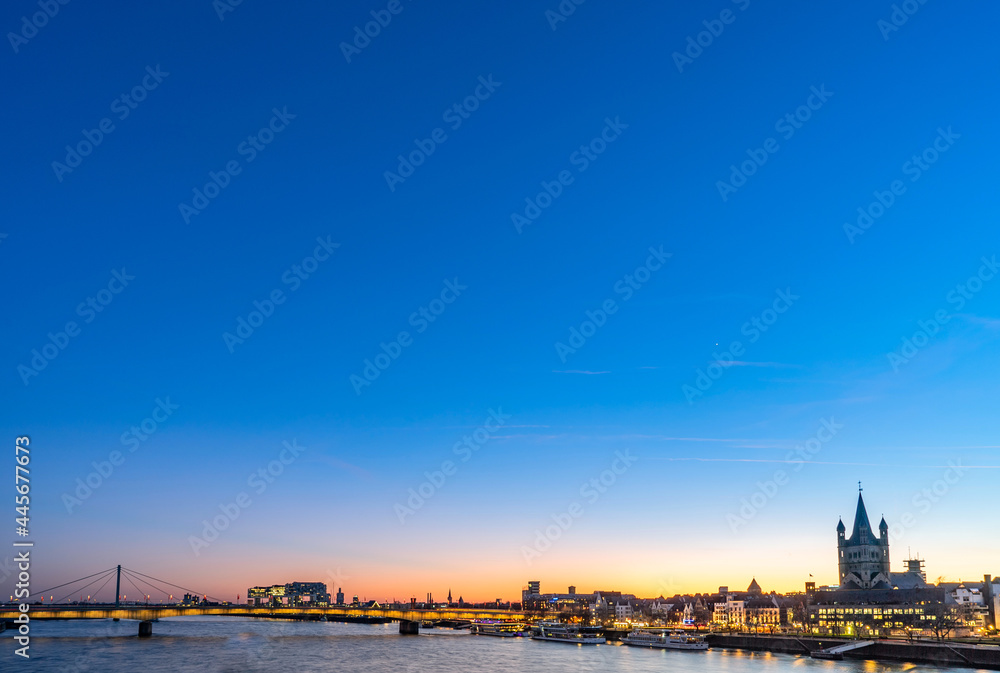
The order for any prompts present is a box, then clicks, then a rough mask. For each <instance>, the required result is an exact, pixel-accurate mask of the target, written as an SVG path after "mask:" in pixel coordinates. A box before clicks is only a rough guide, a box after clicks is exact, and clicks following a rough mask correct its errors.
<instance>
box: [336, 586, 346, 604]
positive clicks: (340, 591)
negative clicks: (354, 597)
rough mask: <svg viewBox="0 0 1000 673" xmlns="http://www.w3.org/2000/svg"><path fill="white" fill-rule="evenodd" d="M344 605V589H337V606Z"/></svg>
mask: <svg viewBox="0 0 1000 673" xmlns="http://www.w3.org/2000/svg"><path fill="white" fill-rule="evenodd" d="M343 604H344V587H340V588H339V589H337V605H343Z"/></svg>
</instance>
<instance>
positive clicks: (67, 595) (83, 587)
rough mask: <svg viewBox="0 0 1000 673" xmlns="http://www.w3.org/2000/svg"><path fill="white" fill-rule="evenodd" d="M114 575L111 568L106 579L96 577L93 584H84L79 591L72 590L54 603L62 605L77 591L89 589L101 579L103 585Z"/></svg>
mask: <svg viewBox="0 0 1000 673" xmlns="http://www.w3.org/2000/svg"><path fill="white" fill-rule="evenodd" d="M114 574H115V571H114V569H113V568H112V569H111V571H110V572H108V573H107V579H104V576H103V575H102V576H101V577H98V578H97V579H96V580H94V581H93V582H87V583H86V584H84V585H83V586H82V587H80V588H79V589H73V591H71V592H69V593H68V594H66V595H65V596H63V597H62V598H60V599H59V600H57V601H54V603H62V602H63V601H64V600H66V599H67V598H69V597H70V596H72V595H73V594H75V593H76V592H77V591H83V590H84V589H86V588H87V587H89V586H90V585H92V584H97V583H98V582H100V581H101V580H102V579H104V581H105V583H107V581H108V580H110V579H111V578H112V577H114ZM101 586H102V587H103V586H104V585H103V584H102V585H101ZM95 595H96V594H95ZM43 598H44V596H43Z"/></svg>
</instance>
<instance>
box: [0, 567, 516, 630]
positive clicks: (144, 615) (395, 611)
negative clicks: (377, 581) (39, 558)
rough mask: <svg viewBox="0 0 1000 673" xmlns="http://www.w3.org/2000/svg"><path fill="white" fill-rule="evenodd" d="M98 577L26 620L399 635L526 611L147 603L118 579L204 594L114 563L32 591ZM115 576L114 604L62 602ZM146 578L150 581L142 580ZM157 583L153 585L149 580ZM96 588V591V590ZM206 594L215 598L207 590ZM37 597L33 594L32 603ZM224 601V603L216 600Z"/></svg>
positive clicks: (7, 616) (1, 617)
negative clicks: (371, 624) (370, 627)
mask: <svg viewBox="0 0 1000 673" xmlns="http://www.w3.org/2000/svg"><path fill="white" fill-rule="evenodd" d="M93 577H97V579H96V580H93V581H92V582H90V583H88V584H87V585H84V586H83V587H79V588H76V589H74V590H73V591H72V592H70V594H68V595H67V596H65V597H63V598H62V599H60V600H59V601H55V602H52V603H47V604H46V603H41V604H39V603H36V602H32V604H31V609H30V611H29V612H28V615H29V618H30V619H32V620H35V619H46V620H49V619H52V620H55V619H130V620H137V621H139V622H140V626H139V635H150V634H151V633H152V622H153V620H156V619H162V618H165V617H190V616H200V615H213V616H221V617H257V618H277V619H282V618H284V619H303V618H304V619H309V618H314V619H320V618H322V617H324V616H326V617H347V618H368V619H372V618H376V619H383V620H386V621H392V622H399V623H400V628H399V632H400V633H407V634H409V633H416V632H417V628H418V625H419V624H420V623H422V622H428V621H443V620H456V621H472V620H490V621H522V620H523V619H524V613H523V612H518V611H511V610H492V609H482V608H451V607H448V608H416V607H411V606H402V607H400V606H398V605H396V606H391V607H362V606H355V605H333V606H313V605H309V604H308V603H307V604H302V605H264V606H255V605H235V604H224V603H225V602H224V601H221V600H218V599H217V603H216V604H208V603H206V604H199V605H180V604H164V603H152V604H149V603H146V604H127V603H126V604H123V603H122V600H121V599H122V598H123V596H122V594H121V579H122V577H124V578H125V579H126V581H128V582H130V583H131V584H132V586H133V587H134V588H135V589H136V591H137V592H138V593H139V596H141V597H144V598H146V599H147V600H148V599H149V598H151V594H147V593H145V592H144V591H143V590H142V589H140V585H146V586H151V587H155V588H156V590H158V591H159V592H161V593H163V595H164V597H167V596H170V597H171V598H172V594H169V593H168V591H167V590H165V589H163V588H162V587H160V586H159V584H163V585H167V586H170V587H174V588H176V589H181V590H183V591H186V592H188V593H190V594H192V595H202V594H201V593H200V592H196V591H193V590H191V589H186V588H184V587H181V586H179V585H176V584H171V583H170V582H166V581H164V580H158V579H156V578H153V577H150V576H149V575H144V574H142V573H139V572H137V571H134V570H129V569H127V568H122V567H121V566H118V567H117V568H111V569H109V570H105V571H101V572H99V573H94V574H93V575H88V576H86V577H83V578H80V579H78V580H73V581H72V582H66V583H64V584H60V585H58V586H56V587H52V588H51V589H46V590H45V591H41V592H33V596H37V595H39V594H40V595H41V598H42V601H44V600H45V596H44V595H45V594H47V593H49V592H50V591H53V590H55V589H60V588H65V587H67V586H70V585H74V584H78V583H79V582H82V581H84V580H87V579H91V578H93ZM113 577H114V578H115V579H116V582H115V584H116V589H115V603H114V604H113V605H112V604H110V603H109V604H92V603H89V602H87V603H84V602H78V603H65V602H63V601H65V600H66V599H67V598H69V596H70V595H72V594H75V593H76V592H77V591H80V592H82V591H83V590H84V589H86V588H87V587H89V586H92V585H93V584H96V583H97V582H99V581H101V580H104V584H102V585H101V586H100V587H99V588H98V589H97V592H100V590H101V589H103V588H104V586H105V585H106V584H108V582H109V581H110V580H111V578H113ZM143 578H148V579H143ZM154 581H155V582H157V583H158V584H154V583H153V582H154ZM97 592H95V594H96V593H97ZM205 598H206V599H207V598H214V597H210V596H208V595H207V594H205ZM35 600H36V599H35V598H34V597H33V598H32V601H35ZM219 603H223V604H219ZM21 614H22V613H21V612H20V610H19V609H18V607H17V605H16V604H8V605H0V622H3V621H14V620H15V619H17V618H18V617H19V616H20V615H21Z"/></svg>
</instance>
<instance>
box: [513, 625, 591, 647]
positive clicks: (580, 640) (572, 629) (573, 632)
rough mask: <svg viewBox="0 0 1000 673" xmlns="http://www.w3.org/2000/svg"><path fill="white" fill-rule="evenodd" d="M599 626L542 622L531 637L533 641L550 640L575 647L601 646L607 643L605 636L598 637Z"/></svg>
mask: <svg viewBox="0 0 1000 673" xmlns="http://www.w3.org/2000/svg"><path fill="white" fill-rule="evenodd" d="M600 631H601V627H599V626H582V627H581V626H571V625H569V624H558V623H547V622H540V623H539V624H537V625H536V631H535V633H534V635H532V636H531V639H532V640H550V641H552V642H556V643H573V644H575V645H601V644H602V643H604V642H606V641H605V639H604V636H600V635H598V634H599V633H600Z"/></svg>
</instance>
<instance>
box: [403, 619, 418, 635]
mask: <svg viewBox="0 0 1000 673" xmlns="http://www.w3.org/2000/svg"><path fill="white" fill-rule="evenodd" d="M419 633H420V622H411V621H410V620H408V619H401V620H400V621H399V635H401V636H416V635H418V634H419Z"/></svg>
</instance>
